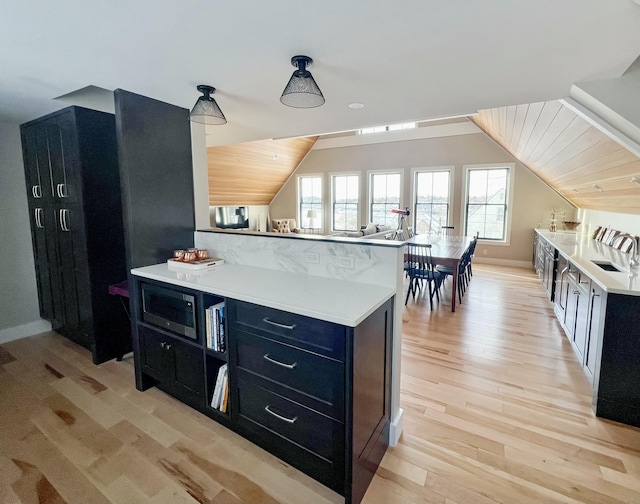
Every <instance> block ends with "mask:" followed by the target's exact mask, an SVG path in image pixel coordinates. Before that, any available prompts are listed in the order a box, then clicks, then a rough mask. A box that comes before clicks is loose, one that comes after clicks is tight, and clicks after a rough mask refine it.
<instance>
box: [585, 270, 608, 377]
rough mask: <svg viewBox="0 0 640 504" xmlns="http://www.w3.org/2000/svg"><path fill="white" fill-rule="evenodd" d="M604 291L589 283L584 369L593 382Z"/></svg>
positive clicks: (593, 283)
mask: <svg viewBox="0 0 640 504" xmlns="http://www.w3.org/2000/svg"><path fill="white" fill-rule="evenodd" d="M603 301H604V291H603V290H602V289H601V288H600V287H598V286H597V285H595V282H591V293H590V303H589V316H588V327H587V336H586V341H585V353H584V369H585V370H586V371H587V374H588V375H589V378H591V380H592V381H593V380H594V376H595V374H596V365H597V357H598V345H599V341H600V333H601V329H602V319H603V317H602V306H603Z"/></svg>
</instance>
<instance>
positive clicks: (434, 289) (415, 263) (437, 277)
mask: <svg viewBox="0 0 640 504" xmlns="http://www.w3.org/2000/svg"><path fill="white" fill-rule="evenodd" d="M405 257H406V261H405V263H404V268H405V272H406V274H407V277H409V287H408V288H407V297H406V298H405V300H404V304H405V305H406V304H407V302H408V301H409V294H412V295H413V299H415V298H416V292H417V291H418V290H419V289H421V288H422V287H423V285H424V283H426V284H427V290H428V292H429V306H430V307H431V309H432V310H433V296H434V294H435V296H436V298H437V300H438V302H440V294H439V292H438V290H439V288H440V284H441V282H442V275H441V274H440V273H439V272H437V271H436V270H435V267H434V265H433V258H432V256H431V245H430V244H427V243H407V249H406V256H405Z"/></svg>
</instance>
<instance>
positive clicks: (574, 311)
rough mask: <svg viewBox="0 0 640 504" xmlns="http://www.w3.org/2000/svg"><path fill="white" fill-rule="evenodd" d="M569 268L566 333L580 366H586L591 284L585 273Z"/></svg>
mask: <svg viewBox="0 0 640 504" xmlns="http://www.w3.org/2000/svg"><path fill="white" fill-rule="evenodd" d="M569 268H570V269H569V273H568V277H569V284H568V285H569V289H568V293H567V310H566V318H565V331H566V333H567V337H568V338H569V341H570V342H571V346H572V347H573V350H574V351H575V352H576V354H577V356H578V359H579V361H580V364H582V365H584V354H585V342H586V340H587V329H588V326H589V314H590V311H589V308H590V306H589V305H590V285H591V282H590V280H589V278H588V277H586V276H585V275H584V274H583V273H581V272H579V271H576V270H572V269H571V265H570V266H569Z"/></svg>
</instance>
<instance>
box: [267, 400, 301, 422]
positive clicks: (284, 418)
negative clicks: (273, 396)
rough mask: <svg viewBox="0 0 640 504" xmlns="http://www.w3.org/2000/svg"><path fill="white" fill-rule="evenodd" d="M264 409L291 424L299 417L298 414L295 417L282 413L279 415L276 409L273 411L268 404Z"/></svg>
mask: <svg viewBox="0 0 640 504" xmlns="http://www.w3.org/2000/svg"><path fill="white" fill-rule="evenodd" d="M264 410H265V411H266V412H267V413H269V414H270V415H273V416H274V417H276V418H278V419H279V420H282V421H283V422H287V423H289V424H293V423H295V422H296V420H297V419H298V417H297V416H295V417H293V418H287V417H285V416H282V415H278V414H277V413H276V412H275V411H272V410H271V408H269V405H268V404H267V405H266V406H265V407H264Z"/></svg>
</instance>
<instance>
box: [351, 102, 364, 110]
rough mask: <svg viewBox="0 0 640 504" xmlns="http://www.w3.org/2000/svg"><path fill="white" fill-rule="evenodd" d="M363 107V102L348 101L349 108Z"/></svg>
mask: <svg viewBox="0 0 640 504" xmlns="http://www.w3.org/2000/svg"><path fill="white" fill-rule="evenodd" d="M363 107H364V104H363V103H357V102H355V103H350V104H349V108H354V109H358V108H363Z"/></svg>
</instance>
